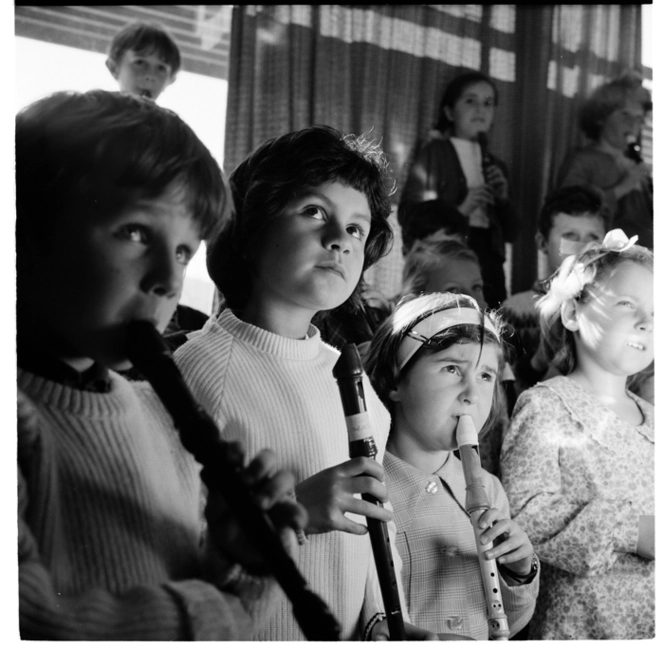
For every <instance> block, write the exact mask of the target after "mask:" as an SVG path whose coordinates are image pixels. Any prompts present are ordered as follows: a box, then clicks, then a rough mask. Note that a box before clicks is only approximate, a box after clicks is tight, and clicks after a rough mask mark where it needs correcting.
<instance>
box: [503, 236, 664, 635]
mask: <svg viewBox="0 0 664 648" xmlns="http://www.w3.org/2000/svg"><path fill="white" fill-rule="evenodd" d="M635 239H636V237H633V238H632V239H631V240H627V237H626V236H625V235H624V233H623V232H622V231H620V230H613V231H611V232H609V233H608V234H607V235H606V237H605V239H604V241H603V243H602V244H601V245H598V244H591V247H590V249H588V250H586V251H584V252H582V253H581V254H578V255H572V256H570V257H568V258H567V259H565V261H564V262H563V264H562V265H561V267H560V269H559V270H558V272H557V274H556V275H555V278H554V279H553V281H552V283H551V286H550V289H549V291H548V292H547V294H546V295H545V296H544V297H542V298H541V299H540V301H539V302H538V308H539V309H540V313H541V323H542V335H543V337H544V341H545V350H546V354H547V357H548V360H549V362H551V364H552V365H553V366H555V367H556V368H558V369H559V371H560V372H561V373H562V374H563V375H562V376H557V377H555V378H552V379H550V380H547V381H545V382H543V383H539V384H538V385H536V386H535V387H532V388H531V389H529V390H527V391H525V392H524V393H523V394H522V395H521V396H520V397H519V400H518V401H517V404H516V407H515V410H514V413H513V418H512V425H511V427H510V429H509V431H508V433H507V435H506V437H505V440H504V442H503V451H502V456H501V470H502V477H503V483H504V485H505V490H506V492H507V495H508V497H509V500H510V506H511V508H512V511H513V513H514V519H515V520H516V521H518V523H519V524H520V525H521V526H522V527H523V528H524V529H525V530H526V532H527V533H528V535H529V537H530V538H531V539H532V541H533V544H534V545H535V549H536V551H537V553H538V555H539V556H540V558H541V560H542V589H541V595H540V600H539V602H538V605H537V610H536V611H535V615H534V617H533V620H532V622H531V624H530V633H529V638H532V639H647V638H652V637H654V613H655V598H654V596H655V593H654V584H655V561H654V557H655V556H654V519H655V518H654V512H655V502H654V496H655V491H654V427H653V426H654V408H653V406H652V405H651V404H650V403H648V402H647V401H645V400H643V399H641V398H639V397H638V396H636V395H635V394H633V393H631V392H629V391H628V390H627V389H626V381H627V377H628V376H630V375H633V374H635V373H637V372H639V371H642V370H643V369H645V368H646V367H647V366H648V365H649V364H650V363H651V362H652V359H653V255H652V253H651V252H650V251H649V250H647V249H646V248H643V247H640V246H636V245H634V241H635Z"/></svg>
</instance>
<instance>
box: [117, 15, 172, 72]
mask: <svg viewBox="0 0 664 648" xmlns="http://www.w3.org/2000/svg"><path fill="white" fill-rule="evenodd" d="M128 50H134V51H135V52H144V53H152V52H156V53H157V56H159V57H161V58H162V59H163V60H164V61H165V62H166V63H167V64H168V65H170V66H171V73H172V74H175V73H176V72H178V71H179V70H180V65H181V62H182V61H181V57H180V49H179V48H178V46H177V43H176V42H175V40H174V39H173V37H172V36H171V35H170V34H169V33H168V32H167V31H166V29H164V28H163V27H162V26H161V25H158V24H156V23H145V22H135V23H131V24H129V25H127V26H126V27H124V28H123V29H122V30H120V31H119V32H118V33H117V34H116V35H115V36H114V37H113V40H112V41H111V45H110V47H109V51H108V57H109V58H110V59H111V60H113V61H116V62H117V63H119V62H120V60H121V59H122V57H123V56H124V54H125V52H127V51H128Z"/></svg>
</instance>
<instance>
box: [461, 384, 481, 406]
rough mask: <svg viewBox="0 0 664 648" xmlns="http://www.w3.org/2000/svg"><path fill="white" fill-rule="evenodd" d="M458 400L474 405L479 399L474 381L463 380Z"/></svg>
mask: <svg viewBox="0 0 664 648" xmlns="http://www.w3.org/2000/svg"><path fill="white" fill-rule="evenodd" d="M459 398H460V399H461V400H462V401H463V402H464V403H467V404H468V405H474V404H475V403H477V400H478V398H479V391H478V389H477V385H476V384H475V381H474V380H465V381H464V383H463V389H462V390H461V393H460V394H459Z"/></svg>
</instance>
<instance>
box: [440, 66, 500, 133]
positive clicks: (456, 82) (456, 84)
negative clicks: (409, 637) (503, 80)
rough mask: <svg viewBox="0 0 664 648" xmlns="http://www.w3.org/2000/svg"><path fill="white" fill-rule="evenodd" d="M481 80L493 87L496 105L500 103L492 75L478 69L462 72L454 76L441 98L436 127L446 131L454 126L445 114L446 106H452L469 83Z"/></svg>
mask: <svg viewBox="0 0 664 648" xmlns="http://www.w3.org/2000/svg"><path fill="white" fill-rule="evenodd" d="M480 81H484V82H485V83H488V84H489V85H490V86H491V87H492V88H493V93H494V98H495V101H496V103H495V105H496V106H497V105H498V87H497V86H496V82H495V81H494V80H493V79H492V78H491V77H489V76H487V75H486V74H484V73H483V72H479V71H477V70H469V71H467V72H462V73H461V74H459V75H457V76H456V77H454V78H453V79H452V81H450V83H449V84H448V85H447V87H446V88H445V92H444V93H443V97H442V99H441V100H440V106H439V108H438V122H437V123H436V125H435V128H437V129H438V130H439V131H441V132H442V133H444V132H445V131H447V130H449V129H450V128H451V127H452V122H451V121H450V120H449V119H448V118H447V115H446V114H445V107H447V108H452V107H453V106H454V104H455V103H456V102H457V100H458V99H459V97H460V96H461V95H462V94H463V91H464V90H465V89H466V88H467V87H468V86H469V85H472V84H473V83H479V82H480Z"/></svg>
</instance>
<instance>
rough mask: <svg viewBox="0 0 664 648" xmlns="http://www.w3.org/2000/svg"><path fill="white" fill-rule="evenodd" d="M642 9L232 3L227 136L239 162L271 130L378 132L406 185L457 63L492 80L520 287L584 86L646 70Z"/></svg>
mask: <svg viewBox="0 0 664 648" xmlns="http://www.w3.org/2000/svg"><path fill="white" fill-rule="evenodd" d="M640 51H641V44H640V6H638V5H626V6H621V5H548V6H543V5H533V6H529V5H362V6H353V5H273V6H268V5H253V6H236V7H235V8H234V10H233V20H232V27H231V54H230V72H229V88H228V106H227V118H226V119H227V120H226V137H225V142H226V144H225V146H226V148H225V156H224V160H225V170H226V172H227V173H229V172H230V171H232V170H233V169H234V168H235V167H236V166H237V164H239V163H240V162H241V161H242V160H243V159H244V157H246V155H248V154H249V153H250V152H251V151H252V150H253V149H254V148H256V146H258V145H259V144H260V143H261V142H263V141H264V140H265V139H268V138H271V137H275V136H278V135H281V134H283V133H286V132H288V131H291V130H296V129H300V128H304V127H307V126H310V125H312V124H328V125H330V126H333V127H335V128H338V129H339V130H341V131H344V132H352V133H356V134H359V133H370V136H371V137H373V138H374V139H376V140H378V141H380V142H381V144H382V146H383V148H384V150H385V152H386V153H387V155H388V156H389V159H390V163H391V169H392V173H393V175H394V179H395V181H396V183H397V190H396V192H395V194H394V202H395V204H396V203H397V202H398V199H399V190H398V188H399V186H400V185H401V183H402V182H403V180H404V179H405V173H406V171H407V167H408V161H409V159H410V157H411V156H412V155H413V153H414V152H415V150H416V149H417V146H418V145H419V144H421V143H422V141H424V139H425V138H426V137H427V135H428V133H429V131H430V129H431V128H432V126H433V124H434V122H435V121H436V117H437V112H438V104H439V101H440V96H441V93H442V91H443V89H444V87H445V85H446V84H447V82H448V81H449V80H450V79H451V78H452V77H453V76H455V75H456V74H457V73H458V71H459V70H461V69H462V68H465V69H476V70H481V71H482V72H485V73H486V74H488V75H489V76H491V77H492V78H493V79H494V80H495V82H496V85H497V87H498V92H499V96H500V101H499V107H498V110H497V112H496V118H495V122H494V127H493V130H492V134H491V137H490V142H491V146H490V148H491V150H492V152H494V153H495V154H496V155H497V156H498V157H500V158H501V159H503V160H505V161H506V163H507V164H508V167H509V169H510V177H511V193H512V196H513V199H514V202H515V204H516V206H517V208H518V209H519V211H520V213H521V214H522V217H523V221H524V228H523V232H522V234H521V236H520V238H519V240H518V241H517V242H516V243H515V244H514V246H513V249H512V250H510V252H511V253H510V254H509V256H508V268H507V270H508V278H509V279H510V283H511V286H510V288H511V291H519V290H523V289H525V288H527V287H529V286H530V284H531V283H532V282H533V281H534V279H535V278H536V275H537V272H538V270H537V252H536V251H535V246H534V234H535V226H536V221H537V214H538V212H539V208H540V206H541V204H542V201H543V199H544V197H545V195H546V193H547V191H548V189H549V186H550V184H551V181H552V178H553V177H554V176H555V172H556V171H557V168H558V166H559V165H560V163H561V161H562V159H563V157H564V155H565V153H566V152H567V150H568V149H569V148H570V147H571V146H574V145H576V144H577V143H578V137H579V136H578V129H577V128H576V111H577V109H578V106H579V104H580V102H581V101H582V99H583V98H584V97H585V96H586V95H587V93H588V91H589V90H590V89H592V88H594V87H595V86H596V85H598V84H600V83H602V82H604V81H605V80H606V79H608V78H611V77H613V76H615V75H617V74H618V73H620V72H622V71H624V70H626V69H634V68H636V69H637V70H638V69H639V68H640V62H641V61H640ZM393 224H394V228H395V234H396V236H395V245H394V248H393V250H392V252H391V253H390V254H389V255H388V256H387V257H386V258H385V259H382V260H381V261H380V262H379V263H378V264H377V265H376V266H375V267H374V268H371V269H370V270H369V273H368V274H367V279H368V280H369V281H370V282H371V283H373V284H374V285H375V286H376V287H377V288H378V289H379V290H381V291H383V292H384V293H385V294H387V295H388V296H390V297H391V296H392V295H394V294H396V293H397V292H398V291H399V289H400V287H401V269H402V266H403V258H402V254H401V242H400V232H399V227H398V225H397V224H396V218H395V217H393Z"/></svg>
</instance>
